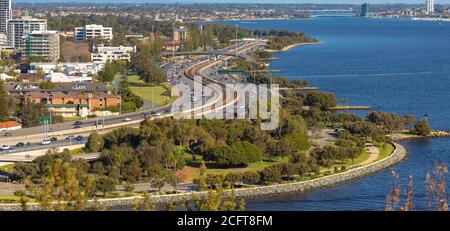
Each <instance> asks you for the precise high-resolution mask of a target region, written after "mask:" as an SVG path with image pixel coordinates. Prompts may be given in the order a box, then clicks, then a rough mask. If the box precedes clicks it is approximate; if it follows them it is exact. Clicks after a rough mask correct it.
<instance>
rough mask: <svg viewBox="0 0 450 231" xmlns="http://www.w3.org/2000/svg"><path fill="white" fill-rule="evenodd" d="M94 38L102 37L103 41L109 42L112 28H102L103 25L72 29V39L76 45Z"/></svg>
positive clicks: (111, 36)
mask: <svg viewBox="0 0 450 231" xmlns="http://www.w3.org/2000/svg"><path fill="white" fill-rule="evenodd" d="M95 37H102V38H104V39H107V40H111V39H112V38H113V29H112V27H103V25H96V24H91V25H85V26H83V27H75V29H74V38H75V42H76V43H80V42H83V41H85V40H87V39H92V38H95Z"/></svg>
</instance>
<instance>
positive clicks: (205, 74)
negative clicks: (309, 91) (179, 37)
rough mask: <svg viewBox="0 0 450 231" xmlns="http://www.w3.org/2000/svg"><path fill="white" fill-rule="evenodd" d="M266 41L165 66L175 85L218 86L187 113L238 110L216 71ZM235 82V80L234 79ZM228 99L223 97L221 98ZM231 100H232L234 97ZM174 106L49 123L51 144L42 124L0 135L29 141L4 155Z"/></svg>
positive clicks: (63, 143)
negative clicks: (195, 80)
mask: <svg viewBox="0 0 450 231" xmlns="http://www.w3.org/2000/svg"><path fill="white" fill-rule="evenodd" d="M261 46H262V43H261V42H259V41H256V42H242V43H239V44H236V45H233V46H230V47H227V48H225V49H222V50H219V51H220V52H222V53H228V54H227V55H206V56H203V57H201V58H198V59H197V60H192V61H185V62H181V63H175V62H173V63H169V64H167V65H165V66H164V68H163V71H164V73H165V74H166V76H167V81H168V82H169V83H171V84H172V85H175V84H178V83H184V84H187V85H188V86H190V87H191V89H193V85H194V78H198V77H200V78H202V82H203V84H205V85H206V84H209V83H214V84H216V86H214V87H212V88H213V89H211V90H212V92H213V94H212V95H210V96H208V97H203V99H202V102H203V104H202V105H201V106H200V107H197V108H194V109H191V110H190V111H188V112H187V113H192V114H195V115H203V114H206V113H211V112H212V111H211V110H210V109H211V108H213V109H214V110H213V111H215V109H219V108H221V109H225V110H227V109H228V110H230V108H231V109H234V107H235V101H236V100H237V98H236V96H235V92H227V91H226V90H225V87H224V84H225V83H228V82H229V81H230V80H228V78H225V77H222V78H219V76H218V75H217V74H216V70H217V68H218V67H220V66H223V63H224V62H225V60H228V59H231V58H233V56H231V55H229V54H247V53H248V52H250V51H254V50H256V49H259V48H261ZM233 81H234V80H233ZM221 98H222V99H226V100H223V101H222V100H220V99H221ZM230 99H231V100H230ZM177 100H196V99H193V98H192V96H191V95H181V96H180V98H179V99H177ZM170 116H172V114H171V105H165V106H160V107H157V108H152V109H149V110H141V111H137V112H133V113H126V114H121V115H117V116H109V117H104V118H94V119H86V120H82V121H79V122H77V123H76V124H75V123H74V122H66V123H59V124H53V125H50V126H49V132H48V133H47V135H48V137H55V138H57V139H58V140H57V141H55V142H52V143H51V144H48V145H42V144H40V142H41V141H42V140H43V138H44V131H43V128H42V127H31V128H24V129H20V130H16V131H12V132H11V136H8V137H0V146H2V145H8V146H15V145H16V144H17V143H20V142H22V143H25V144H26V145H25V146H24V147H17V148H11V150H5V151H3V152H0V154H6V153H26V152H28V151H32V150H40V149H49V148H57V147H58V148H61V147H67V146H71V145H73V144H76V143H79V144H80V143H84V142H86V138H87V136H88V135H89V134H90V133H91V132H92V131H94V130H97V131H98V132H99V133H104V132H108V131H110V130H112V129H116V128H119V127H125V126H138V125H139V123H140V122H141V121H142V120H143V119H144V118H145V117H152V118H157V117H170ZM69 136H81V137H83V139H82V140H81V139H80V140H79V141H77V140H75V139H67V137H69Z"/></svg>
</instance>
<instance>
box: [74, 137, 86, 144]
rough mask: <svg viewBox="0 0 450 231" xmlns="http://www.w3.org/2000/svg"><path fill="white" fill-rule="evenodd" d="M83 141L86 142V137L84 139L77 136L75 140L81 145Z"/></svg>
mask: <svg viewBox="0 0 450 231" xmlns="http://www.w3.org/2000/svg"><path fill="white" fill-rule="evenodd" d="M83 140H84V137H82V136H77V137H76V138H75V141H77V143H81V142H83Z"/></svg>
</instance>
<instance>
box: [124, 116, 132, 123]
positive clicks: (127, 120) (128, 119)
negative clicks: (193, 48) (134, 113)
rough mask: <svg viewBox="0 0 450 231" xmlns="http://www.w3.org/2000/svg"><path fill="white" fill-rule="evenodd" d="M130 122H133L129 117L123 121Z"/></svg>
mask: <svg viewBox="0 0 450 231" xmlns="http://www.w3.org/2000/svg"><path fill="white" fill-rule="evenodd" d="M129 121H131V118H130V117H127V118H125V119H123V122H129Z"/></svg>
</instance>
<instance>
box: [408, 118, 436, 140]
mask: <svg viewBox="0 0 450 231" xmlns="http://www.w3.org/2000/svg"><path fill="white" fill-rule="evenodd" d="M430 132H431V129H430V125H429V124H428V120H427V119H421V120H419V121H417V122H416V124H415V125H414V129H413V130H412V133H413V134H416V135H419V136H427V135H429V134H430Z"/></svg>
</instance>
